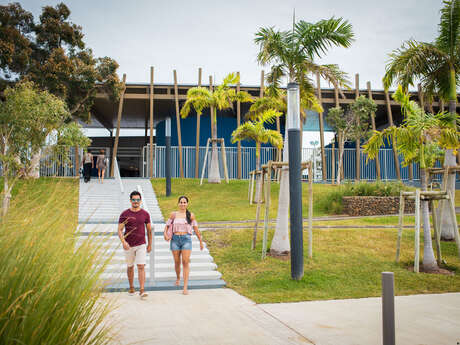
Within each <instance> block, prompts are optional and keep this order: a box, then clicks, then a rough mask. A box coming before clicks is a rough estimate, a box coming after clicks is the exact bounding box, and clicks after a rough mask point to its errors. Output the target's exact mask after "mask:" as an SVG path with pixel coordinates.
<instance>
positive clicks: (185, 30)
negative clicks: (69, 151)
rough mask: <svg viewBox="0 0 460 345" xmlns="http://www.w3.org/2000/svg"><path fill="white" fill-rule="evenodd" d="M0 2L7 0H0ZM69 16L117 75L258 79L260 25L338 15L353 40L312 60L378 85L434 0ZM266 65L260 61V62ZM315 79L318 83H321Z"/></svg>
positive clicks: (421, 28)
mask: <svg viewBox="0 0 460 345" xmlns="http://www.w3.org/2000/svg"><path fill="white" fill-rule="evenodd" d="M0 2H1V3H3V4H6V3H8V1H4V0H1V1H0ZM58 2H60V1H41V0H27V1H20V3H21V5H22V6H23V7H24V8H25V9H26V10H28V11H30V12H32V13H33V14H34V17H36V19H38V16H39V14H40V12H41V8H42V7H43V6H46V5H53V6H54V5H55V4H57V3H58ZM65 4H66V5H67V6H68V7H69V8H70V10H71V12H72V13H71V20H72V21H73V22H74V23H76V24H78V25H81V26H82V27H83V32H84V34H85V42H86V44H87V46H88V47H90V48H92V49H93V51H94V53H95V55H96V56H110V57H112V58H114V59H115V60H116V61H117V62H118V63H119V64H120V68H119V74H120V77H121V75H122V74H123V73H126V75H127V81H128V82H129V83H133V82H143V83H148V82H149V78H150V76H149V73H150V72H149V69H150V66H154V67H155V82H156V83H172V82H173V72H172V71H173V69H176V70H177V73H178V81H179V83H187V84H192V83H196V82H197V78H198V67H202V68H203V79H204V82H206V83H207V80H208V76H209V75H213V76H214V77H215V78H216V79H217V80H218V81H220V80H221V79H222V77H223V76H224V75H225V74H227V73H228V72H232V71H240V72H241V82H242V83H243V84H245V85H258V84H259V83H260V71H261V70H262V69H263V67H261V66H259V65H258V64H257V62H256V55H257V47H256V45H255V44H254V42H253V39H254V33H255V32H256V31H257V30H258V29H259V28H260V27H264V26H274V27H275V28H278V29H282V30H286V29H289V28H290V27H291V26H292V13H293V9H294V8H295V11H296V18H297V19H303V20H305V21H308V22H316V21H318V20H320V19H325V18H330V17H332V16H335V17H343V18H344V19H347V20H349V21H350V22H351V24H352V25H353V30H354V33H355V37H356V41H355V42H354V43H353V44H352V46H351V47H350V48H349V49H343V48H333V49H331V50H330V52H329V53H328V54H327V56H325V57H323V58H322V59H321V60H318V61H317V62H321V63H336V64H338V65H339V66H340V67H341V69H342V70H344V71H345V72H347V73H348V74H349V75H350V79H351V80H353V81H354V74H355V73H359V74H360V80H361V82H360V84H361V85H360V86H361V88H365V82H366V81H368V80H369V81H371V83H372V87H373V89H381V88H382V82H381V79H382V75H383V73H384V71H385V63H386V61H387V60H388V53H390V52H391V51H392V50H393V49H395V48H398V47H399V46H400V45H401V43H402V42H403V41H405V40H407V39H409V38H414V39H416V40H420V41H433V40H434V38H435V37H436V35H437V25H438V23H439V9H440V8H441V7H442V1H441V0H385V1H381V0H352V1H342V0H322V1H318V0H317V1H313V0H304V1H294V0H284V1H281V0H277V1H273V0H263V1H247V0H246V1H243V0H232V1H229V0H223V1H222V0H211V1H208V0H194V1H190V0H187V1H176V0H168V1H158V0H132V1H126V0H105V1H102V0H92V1H89V0H75V1H74V0H67V1H65ZM264 69H265V70H266V71H268V68H267V67H265V68H264ZM323 86H326V85H325V84H324V83H323Z"/></svg>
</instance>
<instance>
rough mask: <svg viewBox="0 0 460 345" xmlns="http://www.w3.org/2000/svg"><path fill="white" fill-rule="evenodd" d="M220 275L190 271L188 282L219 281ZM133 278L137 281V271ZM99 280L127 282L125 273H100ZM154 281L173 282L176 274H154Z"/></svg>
mask: <svg viewBox="0 0 460 345" xmlns="http://www.w3.org/2000/svg"><path fill="white" fill-rule="evenodd" d="M221 276H222V275H221V274H220V273H219V272H218V271H190V275H189V280H208V279H220V278H221ZM134 278H135V279H137V269H135V270H134ZM145 278H146V279H150V272H149V271H148V270H146V271H145ZM101 279H102V280H103V281H105V282H110V283H113V282H122V281H125V280H127V277H126V272H120V273H102V274H101ZM155 280H156V281H174V280H176V272H155Z"/></svg>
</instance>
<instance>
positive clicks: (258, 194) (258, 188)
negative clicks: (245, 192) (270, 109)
mask: <svg viewBox="0 0 460 345" xmlns="http://www.w3.org/2000/svg"><path fill="white" fill-rule="evenodd" d="M256 170H257V171H259V170H260V143H258V142H256ZM261 190H262V174H258V175H257V182H256V203H257V204H260V202H261V200H260V199H261ZM256 212H257V214H256V224H255V226H254V234H253V238H252V249H254V248H255V247H256V242H257V227H258V223H257V221H258V220H259V217H260V207H259V206H257V211H256Z"/></svg>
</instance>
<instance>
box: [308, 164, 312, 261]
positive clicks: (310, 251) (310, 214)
mask: <svg viewBox="0 0 460 345" xmlns="http://www.w3.org/2000/svg"><path fill="white" fill-rule="evenodd" d="M308 257H309V258H310V259H311V258H312V257H313V169H312V164H311V162H310V163H309V164H308Z"/></svg>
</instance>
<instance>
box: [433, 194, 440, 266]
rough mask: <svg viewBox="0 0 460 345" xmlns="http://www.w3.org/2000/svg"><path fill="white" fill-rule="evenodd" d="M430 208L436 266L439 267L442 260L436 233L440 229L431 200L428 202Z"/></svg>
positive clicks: (438, 237)
mask: <svg viewBox="0 0 460 345" xmlns="http://www.w3.org/2000/svg"><path fill="white" fill-rule="evenodd" d="M430 207H431V215H432V217H433V229H434V239H435V242H436V254H437V258H438V260H437V261H438V265H441V262H442V258H441V241H440V240H439V241H438V239H440V236H438V232H439V233H440V232H441V229H440V228H439V227H438V219H437V215H436V209H435V208H434V201H433V200H430Z"/></svg>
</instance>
